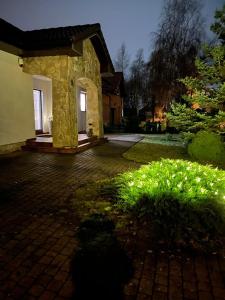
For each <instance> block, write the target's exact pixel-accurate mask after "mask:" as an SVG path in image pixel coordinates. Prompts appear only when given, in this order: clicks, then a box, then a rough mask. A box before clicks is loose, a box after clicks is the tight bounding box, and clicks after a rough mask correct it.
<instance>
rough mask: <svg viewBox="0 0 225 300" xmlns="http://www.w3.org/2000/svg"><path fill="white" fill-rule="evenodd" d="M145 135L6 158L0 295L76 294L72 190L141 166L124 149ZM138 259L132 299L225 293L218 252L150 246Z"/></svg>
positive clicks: (0, 187) (0, 173) (1, 185)
mask: <svg viewBox="0 0 225 300" xmlns="http://www.w3.org/2000/svg"><path fill="white" fill-rule="evenodd" d="M138 139H139V138H137V136H135V137H134V140H133V141H127V138H126V141H124V140H123V139H121V138H120V140H118V139H112V140H111V141H110V142H109V143H107V144H105V145H102V146H98V147H95V148H92V149H89V150H87V151H85V152H83V153H79V154H77V155H63V154H60V155H57V154H40V153H25V152H23V153H19V154H14V155H10V156H4V157H1V158H0V196H1V199H0V299H21V300H22V299H24V300H26V299H31V300H32V299H70V297H71V293H72V284H71V280H70V277H69V265H70V260H71V257H72V254H73V253H74V250H75V249H76V246H77V245H76V240H75V238H74V230H75V228H76V227H77V226H78V225H79V223H78V220H77V219H76V212H74V211H73V210H72V209H70V208H71V207H70V199H71V195H72V193H73V192H74V191H75V190H76V189H77V188H78V187H79V186H81V185H83V184H87V183H88V182H91V181H95V180H97V179H103V178H107V177H112V176H114V175H115V174H117V173H119V172H122V171H124V170H127V169H129V168H137V167H138V166H139V165H138V164H136V163H134V162H131V161H127V160H125V159H124V158H123V157H122V153H123V152H125V151H126V150H127V149H128V148H129V147H130V146H131V145H133V143H135V142H137V140H138ZM140 236H141V235H140ZM137 239H138V237H137ZM134 252H135V249H134ZM134 265H135V275H134V278H133V279H132V281H131V282H130V284H129V285H128V286H127V287H126V299H127V300H128V299H130V300H131V299H138V300H141V299H153V300H156V299H171V300H176V299H186V300H188V299H189V300H190V299H198V300H201V299H204V300H207V299H214V300H216V299H217V300H219V299H220V300H221V299H225V298H224V295H225V294H224V274H225V264H224V259H223V258H221V257H217V255H214V256H212V257H210V258H206V257H197V258H196V257H195V258H189V257H186V256H182V255H181V254H179V253H178V255H175V256H174V255H173V256H171V255H170V254H168V253H163V252H162V253H153V252H151V251H148V252H147V253H136V258H135V261H134ZM106 300H107V299H106Z"/></svg>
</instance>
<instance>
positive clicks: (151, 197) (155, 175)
mask: <svg viewBox="0 0 225 300" xmlns="http://www.w3.org/2000/svg"><path fill="white" fill-rule="evenodd" d="M117 185H118V194H119V206H120V207H121V208H122V209H124V210H128V211H132V212H133V213H135V214H138V215H139V216H145V217H147V218H149V219H151V220H152V222H153V224H154V225H155V226H156V228H157V229H156V231H157V234H159V235H160V237H164V238H169V239H188V240H195V241H197V242H199V241H202V240H211V239H215V238H217V237H218V236H219V235H220V234H223V232H224V227H225V171H222V170H217V169H214V168H212V167H211V166H203V165H200V164H198V163H195V162H189V161H184V160H170V159H163V160H161V161H156V162H153V163H151V164H149V165H144V166H142V167H141V168H140V169H139V170H136V171H131V172H127V173H124V174H121V175H120V176H119V177H118V178H117Z"/></svg>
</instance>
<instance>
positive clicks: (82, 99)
mask: <svg viewBox="0 0 225 300" xmlns="http://www.w3.org/2000/svg"><path fill="white" fill-rule="evenodd" d="M77 110H78V132H79V133H85V132H86V110H87V93H86V92H85V91H80V94H79V101H78V107H77Z"/></svg>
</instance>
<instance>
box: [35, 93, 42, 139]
mask: <svg viewBox="0 0 225 300" xmlns="http://www.w3.org/2000/svg"><path fill="white" fill-rule="evenodd" d="M33 96H34V120H35V130H36V132H37V133H40V132H42V131H43V116H42V91H40V90H33Z"/></svg>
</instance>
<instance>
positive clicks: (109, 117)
mask: <svg viewBox="0 0 225 300" xmlns="http://www.w3.org/2000/svg"><path fill="white" fill-rule="evenodd" d="M102 93H103V123H104V126H105V127H106V128H107V127H118V126H120V125H121V123H122V117H123V97H124V78H123V73H122V72H115V73H114V76H112V77H104V78H102Z"/></svg>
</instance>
